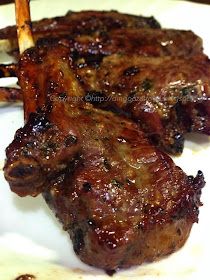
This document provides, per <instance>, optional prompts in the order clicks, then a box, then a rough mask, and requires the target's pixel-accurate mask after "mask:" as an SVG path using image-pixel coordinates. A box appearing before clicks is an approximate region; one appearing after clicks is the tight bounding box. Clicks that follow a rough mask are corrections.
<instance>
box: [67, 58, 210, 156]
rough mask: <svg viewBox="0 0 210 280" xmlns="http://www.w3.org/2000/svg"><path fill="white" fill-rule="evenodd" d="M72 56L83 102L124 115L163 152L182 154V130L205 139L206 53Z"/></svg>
mask: <svg viewBox="0 0 210 280" xmlns="http://www.w3.org/2000/svg"><path fill="white" fill-rule="evenodd" d="M72 57H73V58H72V59H73V60H74V71H75V73H76V76H77V79H78V80H79V82H80V83H81V85H82V87H83V89H84V91H85V97H84V98H85V100H86V101H87V102H90V103H92V104H94V105H95V106H99V107H102V108H105V109H108V110H109V109H112V110H115V111H117V112H120V113H124V114H127V115H128V116H129V117H130V118H132V119H134V120H135V121H137V122H138V123H139V125H140V126H141V128H142V129H143V130H144V131H145V132H146V134H147V136H148V137H149V138H150V139H151V140H152V141H153V143H154V144H155V145H158V146H159V147H160V148H162V149H164V150H165V151H167V152H170V153H172V154H179V153H181V152H182V150H183V147H184V134H185V133H186V132H198V133H204V134H207V135H210V109H209V108H210V91H209V86H210V80H209V77H210V61H209V59H208V58H207V57H206V56H205V55H202V54H201V55H196V56H195V55H194V56H193V57H186V58H184V57H171V56H166V57H158V58H152V57H139V56H136V55H133V56H130V55H122V54H115V55H110V56H107V57H104V58H101V57H98V56H78V55H76V56H75V57H74V56H72ZM90 58H91V59H90Z"/></svg>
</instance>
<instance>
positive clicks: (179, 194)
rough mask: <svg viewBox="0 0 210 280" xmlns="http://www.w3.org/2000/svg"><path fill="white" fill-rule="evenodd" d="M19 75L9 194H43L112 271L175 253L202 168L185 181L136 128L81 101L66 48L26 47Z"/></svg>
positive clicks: (81, 244)
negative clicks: (20, 116) (20, 106)
mask: <svg viewBox="0 0 210 280" xmlns="http://www.w3.org/2000/svg"><path fill="white" fill-rule="evenodd" d="M18 76H19V83H20V86H21V90H22V92H23V97H24V109H25V119H26V124H25V126H24V127H23V128H21V129H20V130H19V131H18V132H17V133H16V136H15V139H14V141H13V142H12V143H11V144H10V146H9V147H8V148H7V161H6V165H5V167H4V172H5V178H6V179H7V181H8V182H9V184H10V187H11V189H12V190H13V191H14V192H16V193H17V194H19V195H20V196H25V195H32V196H36V195H38V194H39V193H41V192H42V193H43V196H44V198H45V200H46V202H47V203H48V205H49V206H50V207H51V209H53V211H54V213H55V215H56V216H57V217H58V219H59V220H60V221H61V223H62V224H63V227H64V229H65V230H67V231H68V232H69V234H70V237H71V239H72V241H73V245H74V250H75V252H76V254H77V255H78V256H79V257H80V258H81V260H82V261H84V262H86V263H88V264H90V265H94V266H97V267H100V268H103V269H105V270H115V269H117V268H120V267H121V268H122V267H123V268H125V267H129V266H131V265H136V264H141V263H142V262H145V261H153V260H156V259H158V258H160V257H162V256H165V255H167V254H170V253H171V252H174V251H176V250H177V249H178V248H180V247H181V246H182V245H183V244H184V243H185V241H186V239H187V237H188V235H189V232H190V229H191V227H192V224H193V223H194V222H196V221H197V219H198V208H199V206H200V205H201V203H200V194H201V188H202V187H203V185H204V178H203V175H202V172H199V173H198V175H197V176H196V177H195V178H193V177H192V176H189V177H188V176H187V175H186V174H185V173H184V172H183V171H182V170H181V169H180V168H179V167H176V166H175V164H174V163H173V161H172V160H171V159H170V158H169V157H168V156H167V155H166V154H164V153H163V152H161V151H159V150H157V149H156V148H155V147H153V146H152V145H151V144H150V143H149V142H148V140H147V139H146V138H145V135H144V133H143V132H142V131H141V130H140V129H139V127H138V125H137V124H135V123H134V122H132V121H130V120H128V119H126V118H125V117H122V116H117V115H116V114H114V113H112V112H107V111H105V110H101V109H96V108H94V107H93V105H91V104H88V103H85V102H84V101H83V97H84V96H85V91H84V88H83V86H82V85H81V83H80V82H79V81H78V77H77V74H76V73H75V69H74V60H73V59H72V56H71V51H70V50H69V47H68V46H64V45H63V44H58V45H57V46H56V47H55V46H54V45H48V46H45V47H36V48H32V49H29V50H28V51H26V52H25V53H24V54H23V55H22V56H21V60H20V63H19V70H18ZM75 100H77V102H76V103H75Z"/></svg>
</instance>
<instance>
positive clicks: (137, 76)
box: [0, 11, 210, 154]
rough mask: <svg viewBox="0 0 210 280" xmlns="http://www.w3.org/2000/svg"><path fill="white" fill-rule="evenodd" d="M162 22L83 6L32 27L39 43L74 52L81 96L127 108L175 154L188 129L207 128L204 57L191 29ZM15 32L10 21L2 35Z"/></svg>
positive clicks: (9, 71)
mask: <svg viewBox="0 0 210 280" xmlns="http://www.w3.org/2000/svg"><path fill="white" fill-rule="evenodd" d="M79 19H80V23H79ZM81 22H82V23H81ZM52 23H53V24H54V25H55V26H56V28H55V30H52ZM159 27H160V26H159V25H158V23H157V22H156V21H155V20H154V19H153V18H145V17H137V16H131V15H125V14H119V13H117V12H93V11H86V12H79V13H68V14H67V15H66V16H65V17H60V18H54V19H49V20H42V21H39V22H35V23H34V27H33V28H34V32H35V34H37V36H36V38H35V39H36V40H37V39H39V38H42V39H39V40H38V41H37V46H38V47H40V46H41V47H44V46H47V45H52V44H54V45H56V44H58V43H59V42H62V43H63V44H65V45H67V46H68V47H69V49H70V50H71V51H72V54H71V56H72V59H73V60H74V69H75V72H76V73H77V78H78V79H79V80H80V83H81V84H82V86H83V87H84V90H85V96H84V98H85V99H86V100H88V99H90V98H91V99H92V98H93V99H97V98H98V99H99V100H100V101H101V100H102V99H104V100H108V102H99V103H100V104H96V103H97V102H94V103H95V104H94V105H100V107H102V108H103V109H108V110H110V109H113V108H114V110H115V111H118V112H121V113H123V114H126V115H127V116H129V117H130V118H132V119H133V120H135V121H136V122H138V123H139V125H140V126H141V128H142V129H143V130H144V131H145V132H146V134H147V136H148V137H149V138H150V140H151V141H152V142H153V143H154V144H155V145H157V146H159V147H160V148H161V149H163V150H165V151H167V152H169V153H172V154H180V153H182V151H183V147H184V134H185V133H186V132H191V131H194V132H199V133H205V134H209V133H210V132H209V131H210V130H209V113H208V112H209V110H208V107H209V101H208V75H209V73H208V72H209V71H208V68H209V62H208V59H207V57H206V56H204V55H203V54H202V40H201V39H200V38H199V37H198V36H196V35H195V34H194V33H192V32H190V31H177V30H166V29H160V28H159ZM8 31H10V32H9V34H10V35H9V37H8V35H6V34H8V33H7V32H8ZM14 32H15V29H14V27H8V28H6V29H3V30H2V31H1V32H0V36H1V38H4V39H5V38H9V39H10V41H11V40H15V39H14V38H15V37H16V36H15V35H14ZM43 36H44V38H43ZM48 36H55V37H53V38H52V37H48ZM180 45H181V46H182V47H181V48H180ZM142 56H144V57H145V56H146V57H148V58H142ZM174 56H175V57H174ZM183 56H184V57H183ZM154 57H156V58H154ZM177 57H178V58H177ZM109 67H111V69H113V71H109ZM139 69H141V71H139ZM142 69H143V70H142ZM0 74H1V75H2V76H3V75H4V76H9V75H10V76H15V75H16V66H15V65H14V64H12V65H6V66H3V65H1V67H0ZM114 81H115V82H114ZM151 86H152V88H151ZM13 93H14V90H13ZM186 94H188V96H187V98H186ZM86 95H87V96H88V97H86ZM11 97H12V98H11ZM0 98H1V99H2V100H3V101H5V100H7V101H10V100H11V101H16V100H17V101H19V100H21V99H22V96H21V91H15V94H13V95H11V92H8V90H3V91H2V94H1V95H0ZM101 103H103V104H101Z"/></svg>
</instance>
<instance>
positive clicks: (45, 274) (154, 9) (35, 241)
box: [0, 0, 210, 280]
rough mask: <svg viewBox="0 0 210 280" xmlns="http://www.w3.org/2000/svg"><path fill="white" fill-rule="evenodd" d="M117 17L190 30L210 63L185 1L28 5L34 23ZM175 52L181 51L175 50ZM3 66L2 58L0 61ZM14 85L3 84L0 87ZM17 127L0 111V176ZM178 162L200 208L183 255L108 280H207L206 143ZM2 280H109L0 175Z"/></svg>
mask: <svg viewBox="0 0 210 280" xmlns="http://www.w3.org/2000/svg"><path fill="white" fill-rule="evenodd" d="M69 9H71V10H82V9H106V10H107V9H108V10H110V9H117V10H119V11H122V12H127V13H134V14H143V15H154V16H155V17H156V18H157V19H158V20H159V21H160V22H161V24H162V25H163V26H164V27H171V28H182V29H191V30H193V31H195V32H196V33H197V34H199V35H200V36H201V37H202V38H203V40H204V47H205V52H206V53H207V54H209V55H210V32H209V26H210V6H207V5H199V4H192V3H189V2H184V1H163V0H159V1H157V0H156V1H152V0H150V1H140V0H129V1H126V0H117V1H116V0H106V1H103V2H102V1H100V2H99V1H97V0H95V1H91V0H89V1H87V0H85V1H82V0H77V1H68V0H61V1H52V0H51V1H47V0H40V1H32V3H31V11H32V17H33V19H39V18H42V17H50V16H55V15H63V14H64V13H65V12H66V11H67V10H69ZM14 19H15V16H14V6H13V5H11V4H10V5H6V6H0V27H3V26H6V25H8V24H14ZM180 47H181V46H180ZM0 59H1V62H8V58H7V57H5V56H4V55H2V54H1V55H0ZM12 83H14V80H10V81H9V82H8V80H5V79H3V80H2V79H1V81H0V85H5V84H7V85H8V84H12ZM22 124H23V112H22V108H21V106H19V107H18V106H16V107H12V106H10V107H6V106H4V107H1V108H0V169H1V168H2V166H3V163H4V158H5V154H4V150H5V148H6V146H7V145H8V144H9V143H10V142H11V140H12V139H13V136H14V133H15V131H16V129H18V128H19V127H20V126H22ZM189 139H191V140H188V141H186V145H185V150H184V153H183V155H182V156H181V157H179V158H176V159H175V161H176V162H177V163H178V165H180V166H181V167H182V168H183V169H184V170H185V171H186V172H187V173H188V174H189V175H190V174H192V175H195V174H196V172H197V170H198V169H201V170H202V171H203V172H204V175H205V178H206V182H207V184H206V187H205V188H204V190H203V195H202V201H203V202H204V206H203V207H202V208H201V211H200V222H199V224H198V225H197V224H196V225H194V227H193V230H192V232H191V235H190V238H189V240H188V241H187V243H186V245H185V246H184V248H182V249H181V250H180V251H178V252H177V253H175V254H173V255H171V256H169V257H167V258H165V259H164V260H162V261H159V262H156V263H153V264H148V265H144V266H140V267H137V268H132V269H130V270H126V271H122V272H119V273H117V274H116V275H115V276H114V279H130V277H132V278H133V279H139V278H140V277H141V279H142V280H146V279H149V280H152V279H157V278H158V279H160V280H162V279H170V280H171V279H177V280H178V279H190V280H194V279H196V280H197V279H203V280H205V279H209V275H210V273H209V267H208V263H209V257H210V242H209V236H210V226H209V222H210V218H209V217H210V215H209V212H210V195H209V192H210V191H209V183H210V173H209V172H208V169H209V166H208V159H209V157H210V141H209V137H206V136H201V135H199V136H193V140H192V137H189ZM0 207H1V211H0V280H14V279H15V278H16V277H17V276H18V275H21V274H33V275H35V276H36V277H37V278H36V279H38V280H42V279H43V280H47V279H50V280H58V279H59V280H65V279H66V280H67V279H97V280H100V279H110V278H109V277H108V276H107V275H106V274H104V273H103V271H100V270H97V269H94V268H90V267H88V266H86V265H84V264H82V263H81V262H80V261H79V260H78V259H77V257H76V256H75V255H74V253H73V251H72V245H71V242H70V241H69V238H68V236H67V234H66V233H65V232H63V231H62V229H61V226H60V225H59V224H58V222H57V221H56V220H55V218H54V216H53V214H52V213H51V212H50V210H49V209H48V208H47V206H46V205H45V203H44V202H43V199H42V198H41V196H40V197H37V198H36V199H34V198H19V197H17V196H16V195H15V194H13V193H11V192H10V190H9V186H8V184H7V183H6V181H5V180H4V177H3V172H2V171H0Z"/></svg>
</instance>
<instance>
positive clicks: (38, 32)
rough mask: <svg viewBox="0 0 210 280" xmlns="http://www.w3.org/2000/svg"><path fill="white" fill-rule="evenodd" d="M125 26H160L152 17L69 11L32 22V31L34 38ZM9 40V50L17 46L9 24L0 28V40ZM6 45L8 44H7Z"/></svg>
mask: <svg viewBox="0 0 210 280" xmlns="http://www.w3.org/2000/svg"><path fill="white" fill-rule="evenodd" d="M126 27H133V28H147V27H150V28H153V29H156V28H160V24H159V23H158V22H157V20H156V19H155V18H153V17H143V16H134V15H128V14H122V13H118V12H116V11H109V12H105V11H104V12H101V11H83V12H71V11H69V12H68V13H67V14H66V15H65V16H63V17H55V18H51V19H43V20H40V21H36V22H33V27H32V31H33V34H34V39H35V40H37V39H39V38H43V37H48V36H49V37H52V36H58V35H76V36H78V34H80V35H82V34H86V35H93V34H100V33H103V32H109V31H111V30H113V29H121V28H126ZM1 39H7V40H9V42H10V50H14V49H15V48H17V47H18V45H17V35H16V26H9V27H6V28H3V29H1V30H0V40H1ZM7 47H8V46H7Z"/></svg>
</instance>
